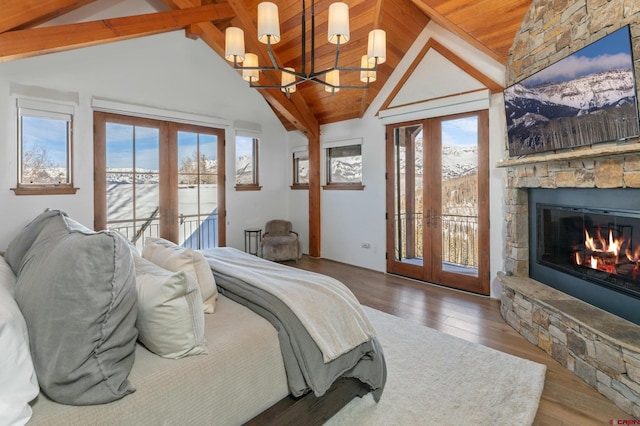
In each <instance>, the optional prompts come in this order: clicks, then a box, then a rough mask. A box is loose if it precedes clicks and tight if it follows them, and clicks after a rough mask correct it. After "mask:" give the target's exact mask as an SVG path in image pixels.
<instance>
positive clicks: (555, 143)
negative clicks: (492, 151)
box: [505, 69, 638, 153]
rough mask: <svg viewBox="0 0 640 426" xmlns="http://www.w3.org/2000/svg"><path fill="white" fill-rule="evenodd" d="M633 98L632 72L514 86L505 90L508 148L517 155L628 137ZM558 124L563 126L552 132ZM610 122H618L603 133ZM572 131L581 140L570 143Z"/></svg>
mask: <svg viewBox="0 0 640 426" xmlns="http://www.w3.org/2000/svg"><path fill="white" fill-rule="evenodd" d="M635 95H636V92H635V85H634V77H633V72H632V70H631V69H626V70H613V71H606V72H601V73H595V74H590V75H587V76H584V77H580V78H576V79H574V80H570V81H564V82H551V83H544V84H539V85H536V86H533V87H525V86H524V85H522V84H516V85H514V86H511V87H510V88H508V89H507V90H505V108H506V115H507V131H508V133H509V141H510V144H516V146H515V147H512V148H515V151H516V153H518V152H517V151H522V152H519V153H527V152H535V151H542V150H549V149H556V148H565V147H570V146H578V145H585V144H589V143H596V142H601V141H603V140H616V139H620V138H624V137H628V136H630V134H629V133H628V132H631V134H633V130H634V128H635V129H637V121H638V120H637V114H636V112H635ZM598 115H600V117H598ZM556 120H558V121H560V120H564V123H563V125H562V126H560V125H555V128H554V121H556ZM614 120H619V122H620V123H622V124H617V125H616V126H615V128H612V129H604V130H602V129H601V127H602V126H603V125H604V126H607V124H606V123H607V122H612V121H614ZM628 126H633V127H632V128H629V127H628ZM560 127H562V129H560ZM607 127H609V126H607ZM585 129H586V130H585ZM594 129H596V130H597V132H595V131H594ZM636 131H637V130H636ZM602 132H604V133H602ZM576 133H580V135H579V140H574V139H572V138H574V136H575V135H576ZM595 133H597V136H596V135H595Z"/></svg>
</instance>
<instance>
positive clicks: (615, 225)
mask: <svg viewBox="0 0 640 426" xmlns="http://www.w3.org/2000/svg"><path fill="white" fill-rule="evenodd" d="M529 253H530V261H529V264H530V276H531V278H533V279H536V280H538V281H541V282H543V283H545V284H547V285H549V286H551V287H554V288H556V289H558V290H560V291H563V292H565V293H568V294H571V295H572V296H574V297H577V298H579V299H582V300H584V301H586V302H588V303H591V304H593V305H595V306H598V307H600V308H602V309H604V310H607V311H609V312H611V313H613V314H616V315H618V316H621V317H623V318H625V319H628V320H630V321H632V322H635V323H636V324H640V191H638V190H634V189H593V188H588V189H583V188H561V189H553V190H550V189H531V190H530V192H529Z"/></svg>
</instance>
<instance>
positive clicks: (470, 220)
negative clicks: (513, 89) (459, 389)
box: [387, 111, 489, 294]
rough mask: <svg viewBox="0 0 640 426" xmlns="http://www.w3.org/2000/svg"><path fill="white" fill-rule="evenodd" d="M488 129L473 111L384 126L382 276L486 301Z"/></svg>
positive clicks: (483, 115)
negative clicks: (415, 281) (483, 296)
mask: <svg viewBox="0 0 640 426" xmlns="http://www.w3.org/2000/svg"><path fill="white" fill-rule="evenodd" d="M488 133H489V125H488V112H487V111H478V112H473V113H465V114H459V115H453V116H446V117H437V118H429V119H425V120H420V121H413V122H407V123H400V124H393V125H388V126H387V271H388V272H389V273H394V274H398V275H403V276H407V277H410V278H415V279H418V280H422V281H428V282H432V283H437V284H442V285H445V286H449V287H454V288H457V289H461V290H467V291H472V292H475V293H480V294H489V167H488V161H489V151H488V148H489V147H488V139H489V135H488Z"/></svg>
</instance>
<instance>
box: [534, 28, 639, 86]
mask: <svg viewBox="0 0 640 426" xmlns="http://www.w3.org/2000/svg"><path fill="white" fill-rule="evenodd" d="M632 64H633V63H632V59H631V44H630V41H629V28H628V27H627V26H625V27H622V28H620V29H619V30H617V31H615V32H613V33H611V34H609V35H607V36H605V37H603V38H601V39H600V40H598V41H596V42H594V43H592V44H590V45H588V46H586V47H584V48H583V49H580V50H579V51H577V52H575V53H574V54H572V55H571V56H568V57H566V58H564V59H561V60H560V61H558V62H556V63H555V64H553V65H551V66H549V67H547V68H545V69H543V70H542V71H540V72H538V73H536V74H534V75H532V76H531V77H529V78H527V79H525V80H523V81H522V84H523V85H524V86H532V85H535V84H538V83H543V82H560V81H566V80H571V79H573V78H577V77H582V76H585V75H589V74H593V73H598V72H601V71H606V70H611V69H628V68H632V66H633V65H632Z"/></svg>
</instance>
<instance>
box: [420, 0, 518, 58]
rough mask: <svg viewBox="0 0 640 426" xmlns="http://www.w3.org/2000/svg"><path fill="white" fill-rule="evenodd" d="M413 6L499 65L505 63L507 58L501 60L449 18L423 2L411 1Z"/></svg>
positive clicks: (496, 54)
mask: <svg viewBox="0 0 640 426" xmlns="http://www.w3.org/2000/svg"><path fill="white" fill-rule="evenodd" d="M411 2H412V3H413V4H415V5H416V6H417V7H418V8H419V9H420V10H421V11H422V12H423V13H424V14H425V15H427V16H428V17H429V18H431V19H432V20H433V21H434V22H435V23H436V24H438V25H440V26H442V27H444V28H445V29H447V30H449V31H451V32H452V33H454V34H455V35H457V36H458V37H460V38H461V39H463V40H464V41H466V42H467V43H469V44H470V45H472V46H473V47H475V48H476V49H478V50H480V51H482V52H484V53H486V54H487V55H489V56H490V57H492V58H493V59H495V60H496V61H498V62H499V63H501V64H504V63H506V61H507V58H503V57H502V56H500V55H499V54H498V53H496V52H495V51H493V50H491V49H489V48H488V47H487V46H485V45H484V44H482V43H480V42H479V41H478V40H477V39H476V38H475V37H473V36H472V35H471V34H469V33H467V32H466V31H464V30H463V29H462V28H460V27H459V26H457V25H456V24H454V23H453V22H452V21H451V20H450V19H449V18H447V17H446V16H444V15H443V14H441V13H440V12H438V11H437V10H436V9H435V8H434V7H432V6H429V5H428V4H426V3H425V0H411Z"/></svg>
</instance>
